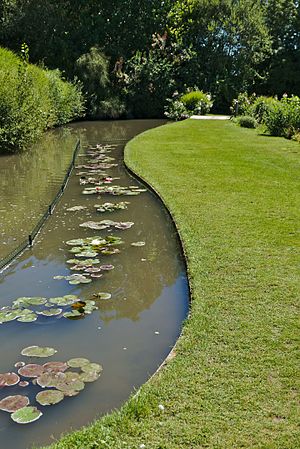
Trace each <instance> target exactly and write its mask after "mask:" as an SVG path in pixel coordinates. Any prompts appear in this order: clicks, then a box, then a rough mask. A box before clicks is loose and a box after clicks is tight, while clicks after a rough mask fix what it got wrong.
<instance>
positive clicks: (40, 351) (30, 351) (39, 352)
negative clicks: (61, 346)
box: [21, 346, 57, 357]
mask: <svg viewBox="0 0 300 449" xmlns="http://www.w3.org/2000/svg"><path fill="white" fill-rule="evenodd" d="M56 352H57V351H56V349H54V348H48V347H45V348H42V347H40V346H28V347H27V348H24V349H23V350H22V351H21V354H22V355H26V356H27V357H51V356H52V355H54V354H55V353H56Z"/></svg>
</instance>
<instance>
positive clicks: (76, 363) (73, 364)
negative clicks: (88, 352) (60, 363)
mask: <svg viewBox="0 0 300 449" xmlns="http://www.w3.org/2000/svg"><path fill="white" fill-rule="evenodd" d="M90 363H91V362H90V360H88V359H85V358H83V357H77V358H74V359H70V360H68V361H67V365H68V366H69V367H70V368H81V367H82V366H84V365H89V364H90Z"/></svg>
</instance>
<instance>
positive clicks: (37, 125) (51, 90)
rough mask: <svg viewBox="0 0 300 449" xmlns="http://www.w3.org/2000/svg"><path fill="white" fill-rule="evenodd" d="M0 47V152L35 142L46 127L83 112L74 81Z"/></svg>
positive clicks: (79, 93)
mask: <svg viewBox="0 0 300 449" xmlns="http://www.w3.org/2000/svg"><path fill="white" fill-rule="evenodd" d="M23 53H24V57H23V59H21V58H19V57H17V56H16V55H15V54H14V53H12V52H10V51H8V50H5V49H2V48H0V151H9V152H14V151H18V150H21V149H24V148H25V147H26V146H27V145H29V144H30V143H32V142H33V141H35V140H36V139H37V138H38V137H39V136H40V135H41V133H42V132H43V131H45V130H46V129H47V128H50V127H53V126H57V125H63V124H65V123H67V122H69V121H71V120H74V119H75V118H77V117H80V116H82V115H83V111H84V105H83V104H84V102H83V97H82V94H81V91H80V87H79V86H78V85H77V84H72V83H68V82H66V81H64V80H63V79H62V78H61V74H60V73H59V71H48V70H43V69H41V68H39V67H36V66H33V65H31V64H29V63H28V56H27V49H26V47H24V48H23Z"/></svg>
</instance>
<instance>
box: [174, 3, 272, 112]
mask: <svg viewBox="0 0 300 449" xmlns="http://www.w3.org/2000/svg"><path fill="white" fill-rule="evenodd" d="M169 24H170V28H171V37H173V36H174V37H175V38H176V40H177V41H179V42H182V43H183V44H184V45H185V46H191V47H192V49H193V51H194V52H195V54H196V57H195V58H193V60H191V61H190V65H189V70H193V72H194V73H197V78H196V79H195V80H194V82H196V83H197V84H198V85H199V86H200V87H201V88H202V89H203V90H205V91H209V92H211V93H212V95H213V97H214V98H216V104H215V107H216V108H217V109H218V108H219V109H220V108H221V107H223V108H224V104H229V102H230V101H231V100H232V98H233V97H234V96H235V95H237V93H238V92H240V91H242V90H246V89H249V88H251V87H252V86H253V84H254V83H255V82H258V81H260V80H261V78H262V77H263V78H264V76H265V68H264V67H263V66H261V64H262V63H263V61H264V60H265V59H266V57H267V56H268V55H269V54H270V51H271V39H270V35H269V32H268V28H267V26H266V23H265V16H264V8H263V7H262V5H261V4H260V2H253V1H252V0H244V1H239V2H236V1H235V0H222V1H218V0H217V1H213V2H208V1H207V0H185V1H179V0H178V1H176V2H174V5H173V7H172V9H171V12H170V15H169Z"/></svg>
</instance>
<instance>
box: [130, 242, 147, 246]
mask: <svg viewBox="0 0 300 449" xmlns="http://www.w3.org/2000/svg"><path fill="white" fill-rule="evenodd" d="M145 245H146V243H145V242H133V243H131V246H145Z"/></svg>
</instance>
